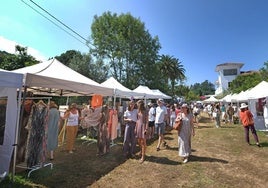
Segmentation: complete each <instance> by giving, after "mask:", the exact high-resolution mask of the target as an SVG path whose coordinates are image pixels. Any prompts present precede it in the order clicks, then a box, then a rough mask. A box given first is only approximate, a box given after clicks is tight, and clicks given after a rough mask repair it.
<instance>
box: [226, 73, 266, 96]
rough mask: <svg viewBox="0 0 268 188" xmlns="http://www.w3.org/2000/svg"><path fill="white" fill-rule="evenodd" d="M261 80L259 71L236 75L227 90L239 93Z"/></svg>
mask: <svg viewBox="0 0 268 188" xmlns="http://www.w3.org/2000/svg"><path fill="white" fill-rule="evenodd" d="M262 80H263V78H262V75H261V74H260V72H250V73H244V74H240V75H238V76H237V77H236V78H235V79H234V80H233V81H232V82H231V83H230V87H229V91H230V92H231V93H240V92H241V91H246V90H247V89H249V88H252V87H254V86H256V85H257V84H258V83H260V82H261V81H262Z"/></svg>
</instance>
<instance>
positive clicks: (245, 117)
mask: <svg viewBox="0 0 268 188" xmlns="http://www.w3.org/2000/svg"><path fill="white" fill-rule="evenodd" d="M240 120H241V123H242V125H243V126H244V130H245V139H246V142H247V143H248V145H250V142H249V129H250V130H251V133H252V135H253V137H254V139H255V141H256V145H257V146H258V147H261V145H260V144H259V138H258V135H257V132H256V129H255V127H254V120H253V115H252V113H251V112H250V110H249V109H248V105H247V104H246V103H242V104H241V107H240Z"/></svg>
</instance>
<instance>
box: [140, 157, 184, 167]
mask: <svg viewBox="0 0 268 188" xmlns="http://www.w3.org/2000/svg"><path fill="white" fill-rule="evenodd" d="M145 160H146V161H149V162H153V163H159V164H166V165H178V164H180V163H179V162H178V161H173V160H170V159H168V158H167V157H156V156H147V157H146V159H145Z"/></svg>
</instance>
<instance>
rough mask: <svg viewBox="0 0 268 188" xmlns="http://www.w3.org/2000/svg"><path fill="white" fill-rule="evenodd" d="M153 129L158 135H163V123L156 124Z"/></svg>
mask: <svg viewBox="0 0 268 188" xmlns="http://www.w3.org/2000/svg"><path fill="white" fill-rule="evenodd" d="M155 129H156V133H157V134H158V135H161V134H162V135H163V134H165V123H156V124H155Z"/></svg>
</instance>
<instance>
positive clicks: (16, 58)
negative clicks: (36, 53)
mask: <svg viewBox="0 0 268 188" xmlns="http://www.w3.org/2000/svg"><path fill="white" fill-rule="evenodd" d="M15 52H16V53H15V54H10V53H8V52H4V51H0V68H2V69H5V70H15V69H19V68H23V67H26V66H31V65H34V64H36V63H39V62H40V61H38V60H36V59H35V58H34V57H33V56H31V55H28V52H27V47H22V46H19V45H16V46H15Z"/></svg>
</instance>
